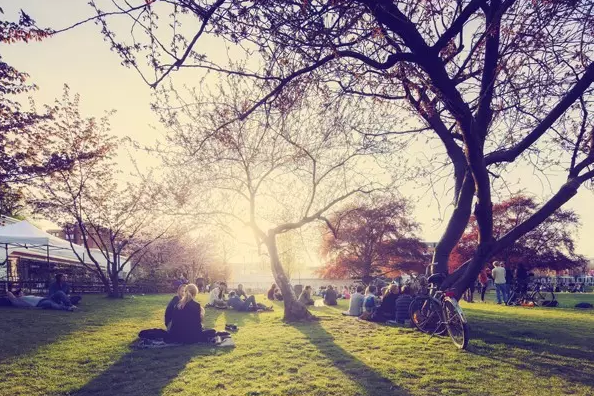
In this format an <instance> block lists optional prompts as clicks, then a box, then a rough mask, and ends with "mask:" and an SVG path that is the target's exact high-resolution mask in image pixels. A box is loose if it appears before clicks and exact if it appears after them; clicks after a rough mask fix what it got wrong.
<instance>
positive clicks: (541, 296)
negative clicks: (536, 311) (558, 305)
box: [532, 290, 555, 307]
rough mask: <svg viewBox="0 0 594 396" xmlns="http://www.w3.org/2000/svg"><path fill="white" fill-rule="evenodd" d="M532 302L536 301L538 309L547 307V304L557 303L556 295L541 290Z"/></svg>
mask: <svg viewBox="0 0 594 396" xmlns="http://www.w3.org/2000/svg"><path fill="white" fill-rule="evenodd" d="M532 301H534V305H536V306H537V307H542V306H543V305H545V306H546V305H547V304H546V302H548V303H550V302H551V301H555V294H553V292H550V291H544V290H539V291H537V292H535V293H534V294H533V295H532Z"/></svg>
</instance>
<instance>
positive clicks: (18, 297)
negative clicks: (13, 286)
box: [7, 289, 76, 311]
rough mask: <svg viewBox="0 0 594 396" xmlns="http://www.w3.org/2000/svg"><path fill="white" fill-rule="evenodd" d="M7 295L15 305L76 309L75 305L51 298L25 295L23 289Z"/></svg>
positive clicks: (66, 309) (64, 309) (62, 309)
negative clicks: (68, 304)
mask: <svg viewBox="0 0 594 396" xmlns="http://www.w3.org/2000/svg"><path fill="white" fill-rule="evenodd" d="M7 297H8V300H9V301H10V303H11V304H12V305H13V306H14V307H21V308H43V309H55V310H58V311H74V310H75V309H76V306H74V305H70V306H66V305H64V304H58V303H56V302H54V301H52V300H51V299H49V298H45V297H38V296H24V295H23V292H22V291H21V289H18V290H17V291H15V292H14V294H12V293H11V292H8V293H7Z"/></svg>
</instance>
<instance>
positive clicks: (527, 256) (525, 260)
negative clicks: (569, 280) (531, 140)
mask: <svg viewBox="0 0 594 396" xmlns="http://www.w3.org/2000/svg"><path fill="white" fill-rule="evenodd" d="M538 206H539V205H538V203H537V202H536V201H535V200H534V198H531V197H528V196H525V195H517V196H515V197H512V198H510V199H508V200H506V201H503V202H501V203H498V204H495V205H494V206H493V232H494V234H495V237H496V238H499V237H500V236H502V235H505V234H506V233H507V232H509V231H510V230H512V229H513V228H514V227H516V226H517V225H518V224H520V223H522V222H523V221H525V220H526V219H528V218H529V217H530V216H532V215H533V214H534V212H535V211H536V210H537V209H538ZM578 226H579V217H578V216H577V215H576V214H575V213H574V212H573V211H571V210H561V209H559V210H557V211H556V212H554V213H553V214H552V215H551V216H550V217H548V218H547V219H546V220H545V221H543V222H542V223H541V224H540V225H539V226H538V227H536V228H535V229H533V230H532V231H530V232H528V233H527V234H525V235H524V236H523V237H521V238H520V239H518V240H517V241H516V242H515V243H513V244H512V245H510V246H509V247H508V248H506V249H504V250H502V251H500V252H499V253H497V254H496V255H495V256H494V257H493V259H494V260H501V261H504V262H506V264H509V265H511V267H512V268H515V267H516V266H517V265H519V264H522V265H523V266H524V268H526V269H551V270H556V271H559V270H564V269H572V268H582V267H584V266H585V265H586V263H587V261H586V259H585V257H583V256H581V255H579V254H577V253H576V252H575V246H574V237H575V232H576V230H577V228H578ZM477 245H478V226H477V224H476V219H475V218H474V216H473V217H472V218H471V221H470V223H469V225H468V227H467V229H466V232H465V233H464V235H463V236H462V239H461V240H460V242H459V244H458V246H456V248H455V249H454V251H453V252H452V255H451V257H450V262H449V265H450V270H451V271H453V270H456V269H457V268H458V267H460V266H461V265H462V264H463V263H465V262H466V261H467V260H469V259H470V258H471V257H472V254H473V253H474V251H475V250H476V248H477Z"/></svg>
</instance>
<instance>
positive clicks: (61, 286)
mask: <svg viewBox="0 0 594 396" xmlns="http://www.w3.org/2000/svg"><path fill="white" fill-rule="evenodd" d="M67 280H68V277H67V276H66V275H65V274H56V276H55V281H54V282H53V283H52V284H51V285H50V287H49V293H48V297H49V298H50V299H51V300H52V301H53V302H55V303H58V304H62V305H66V306H70V305H78V304H79V302H80V300H81V298H82V297H81V296H71V295H70V285H69V284H68V282H66V281H67Z"/></svg>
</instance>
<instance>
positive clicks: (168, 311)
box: [165, 284, 186, 328]
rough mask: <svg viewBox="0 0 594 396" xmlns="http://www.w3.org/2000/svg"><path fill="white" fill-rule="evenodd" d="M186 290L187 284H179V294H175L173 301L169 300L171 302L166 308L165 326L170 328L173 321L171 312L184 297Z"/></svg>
mask: <svg viewBox="0 0 594 396" xmlns="http://www.w3.org/2000/svg"><path fill="white" fill-rule="evenodd" d="M184 290H186V285H184V284H182V285H179V287H178V288H177V294H176V295H175V296H173V298H172V299H171V301H169V304H167V308H165V327H167V328H169V324H170V323H171V314H172V312H173V310H174V309H175V306H176V305H177V303H178V302H179V301H180V300H181V299H182V298H183V297H184Z"/></svg>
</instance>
